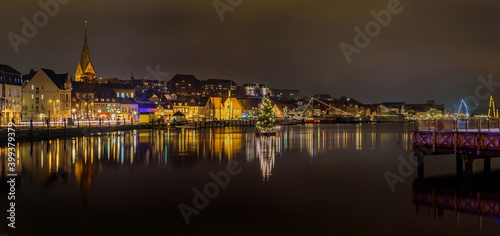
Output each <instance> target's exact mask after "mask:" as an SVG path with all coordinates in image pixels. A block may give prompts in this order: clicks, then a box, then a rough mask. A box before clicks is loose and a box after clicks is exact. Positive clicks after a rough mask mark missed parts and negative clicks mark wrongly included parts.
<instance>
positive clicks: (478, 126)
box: [477, 119, 481, 133]
mask: <svg viewBox="0 0 500 236" xmlns="http://www.w3.org/2000/svg"><path fill="white" fill-rule="evenodd" d="M477 131H478V132H479V133H481V119H479V120H477Z"/></svg>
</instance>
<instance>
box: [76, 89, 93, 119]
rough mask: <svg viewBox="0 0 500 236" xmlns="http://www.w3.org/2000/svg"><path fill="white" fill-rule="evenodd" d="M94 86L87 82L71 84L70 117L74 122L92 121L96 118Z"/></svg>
mask: <svg viewBox="0 0 500 236" xmlns="http://www.w3.org/2000/svg"><path fill="white" fill-rule="evenodd" d="M96 85H97V84H95V83H89V82H72V87H73V91H71V104H72V109H71V117H72V118H73V119H74V120H89V119H91V120H93V119H95V118H96V117H95V112H94V108H95V107H94V100H95V97H96Z"/></svg>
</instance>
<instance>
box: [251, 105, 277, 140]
mask: <svg viewBox="0 0 500 236" xmlns="http://www.w3.org/2000/svg"><path fill="white" fill-rule="evenodd" d="M255 127H256V128H257V131H259V132H261V133H271V132H276V131H277V130H278V128H279V123H278V121H277V120H276V113H275V111H274V109H273V104H272V103H271V99H269V98H268V97H264V98H263V99H262V103H261V104H260V114H259V118H258V119H257V124H256V125H255Z"/></svg>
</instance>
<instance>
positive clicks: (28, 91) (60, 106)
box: [22, 69, 72, 121]
mask: <svg viewBox="0 0 500 236" xmlns="http://www.w3.org/2000/svg"><path fill="white" fill-rule="evenodd" d="M27 77H28V78H26V80H27V81H29V82H28V83H27V84H26V85H25V86H24V88H23V89H22V108H23V116H22V119H23V120H25V121H28V120H30V119H33V120H44V119H45V118H49V117H50V118H51V120H53V119H55V120H62V118H69V117H71V89H72V83H71V80H70V77H69V74H67V73H66V74H56V73H55V72H54V71H52V70H49V69H40V70H38V72H36V73H35V74H34V75H33V76H32V77H31V76H30V75H27Z"/></svg>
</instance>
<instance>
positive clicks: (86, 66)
mask: <svg viewBox="0 0 500 236" xmlns="http://www.w3.org/2000/svg"><path fill="white" fill-rule="evenodd" d="M95 79H96V75H95V71H94V66H93V65H92V61H90V53H89V45H88V44H87V21H85V38H84V39H83V50H82V57H81V58H80V62H79V63H78V67H77V68H76V73H75V81H77V82H90V81H93V80H95Z"/></svg>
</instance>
